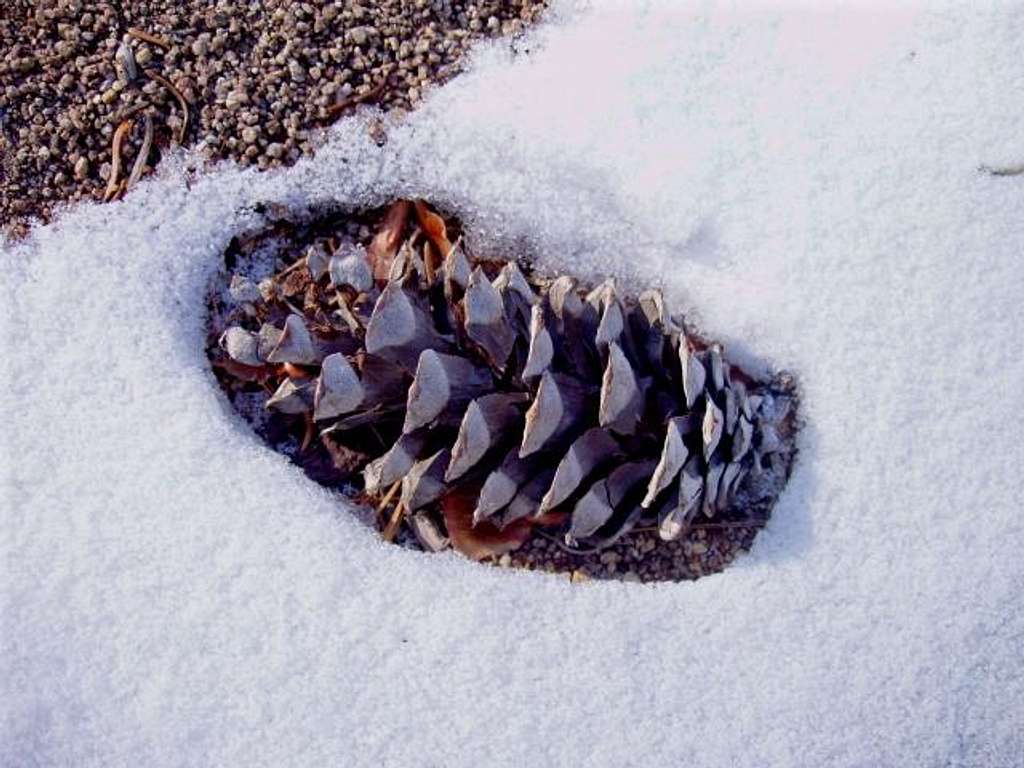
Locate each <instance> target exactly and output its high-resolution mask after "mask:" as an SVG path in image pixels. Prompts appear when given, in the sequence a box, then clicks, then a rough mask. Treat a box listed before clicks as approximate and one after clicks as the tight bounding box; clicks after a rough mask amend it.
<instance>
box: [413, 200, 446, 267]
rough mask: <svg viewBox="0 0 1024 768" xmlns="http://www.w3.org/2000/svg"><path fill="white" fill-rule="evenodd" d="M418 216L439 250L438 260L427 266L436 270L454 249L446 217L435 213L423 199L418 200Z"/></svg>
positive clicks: (422, 226)
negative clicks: (446, 224) (449, 237)
mask: <svg viewBox="0 0 1024 768" xmlns="http://www.w3.org/2000/svg"><path fill="white" fill-rule="evenodd" d="M416 218H417V219H419V222H420V227H421V228H422V229H423V231H424V233H426V235H427V237H428V238H430V242H431V243H433V244H434V247H435V248H436V249H437V250H438V254H437V262H436V263H434V264H429V265H427V268H428V269H430V270H432V271H434V270H437V269H440V268H441V262H442V261H444V258H445V257H446V256H447V255H448V252H449V251H451V249H452V244H451V242H449V240H448V230H447V228H446V227H445V225H444V219H442V218H441V217H440V216H438V215H437V214H436V213H434V212H433V211H432V210H430V208H428V207H427V204H426V203H425V202H423V201H422V200H417V201H416Z"/></svg>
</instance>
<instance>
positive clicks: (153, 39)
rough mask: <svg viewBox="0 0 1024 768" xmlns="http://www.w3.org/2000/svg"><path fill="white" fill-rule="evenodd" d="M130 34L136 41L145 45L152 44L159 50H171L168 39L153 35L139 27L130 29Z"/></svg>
mask: <svg viewBox="0 0 1024 768" xmlns="http://www.w3.org/2000/svg"><path fill="white" fill-rule="evenodd" d="M128 34H129V35H131V36H132V37H134V38H135V39H136V40H141V41H142V42H144V43H151V44H152V45H155V46H157V47H159V48H163V49H164V50H165V51H169V50H170V49H171V42H170V41H169V40H167V39H166V38H163V37H159V36H158V35H153V34H150V33H149V32H147V31H146V30H144V29H139V28H138V27H128Z"/></svg>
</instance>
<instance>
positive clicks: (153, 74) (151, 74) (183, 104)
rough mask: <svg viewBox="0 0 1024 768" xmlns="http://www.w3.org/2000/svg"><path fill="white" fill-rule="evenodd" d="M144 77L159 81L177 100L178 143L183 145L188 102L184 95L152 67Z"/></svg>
mask: <svg viewBox="0 0 1024 768" xmlns="http://www.w3.org/2000/svg"><path fill="white" fill-rule="evenodd" d="M146 77H148V78H149V79H150V80H154V81H155V82H158V83H160V85H162V86H163V87H164V88H166V89H167V90H169V91H170V92H171V94H172V95H173V96H174V98H175V99H177V100H178V105H179V106H180V107H181V114H182V118H181V127H180V128H179V129H178V143H179V144H182V145H184V143H185V134H186V133H188V102H187V101H185V97H184V96H182V95H181V91H179V90H178V89H177V88H175V87H174V83H172V82H171V81H170V80H168V79H167V78H166V77H164V76H163V75H161V74H160V73H159V72H157V71H156V70H154V69H147V70H146Z"/></svg>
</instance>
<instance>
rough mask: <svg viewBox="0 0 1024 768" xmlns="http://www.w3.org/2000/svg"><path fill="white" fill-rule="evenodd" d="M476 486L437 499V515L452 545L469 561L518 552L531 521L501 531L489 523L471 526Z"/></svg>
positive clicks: (526, 535)
mask: <svg viewBox="0 0 1024 768" xmlns="http://www.w3.org/2000/svg"><path fill="white" fill-rule="evenodd" d="M479 495H480V489H479V487H459V488H456V489H454V490H453V491H451V492H450V493H448V495H446V496H445V497H444V498H443V499H441V512H442V513H443V514H444V524H445V527H446V528H447V529H448V536H449V537H450V538H451V540H452V546H453V547H455V549H456V550H458V551H459V552H460V553H462V554H463V555H465V556H466V557H468V558H470V559H471V560H483V559H484V558H485V557H496V556H498V555H503V554H505V553H506V552H511V551H513V550H515V549H519V547H521V546H522V545H523V544H524V543H525V542H526V540H527V539H529V538H530V532H531V530H532V529H533V525H534V523H533V521H531V520H526V519H521V520H516V521H515V522H513V523H511V524H510V525H509V526H508V527H506V528H504V529H501V528H498V527H497V526H496V525H494V524H493V523H488V522H483V523H478V524H477V525H475V526H474V525H473V508H474V507H475V506H476V500H477V496H479Z"/></svg>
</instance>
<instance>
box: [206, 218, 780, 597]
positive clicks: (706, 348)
mask: <svg viewBox="0 0 1024 768" xmlns="http://www.w3.org/2000/svg"><path fill="white" fill-rule="evenodd" d="M289 216H292V218H289ZM268 218H270V219H271V223H270V224H269V225H268V226H267V227H266V228H264V229H262V230H260V231H257V232H253V233H248V234H246V235H242V236H239V237H236V238H234V239H233V240H232V242H231V244H230V246H229V248H228V250H227V251H226V252H225V269H224V270H223V271H222V272H221V273H220V275H219V277H218V280H219V282H218V284H217V285H216V286H215V287H214V288H213V289H212V290H211V293H210V301H209V306H210V325H209V328H210V337H209V344H208V355H209V358H210V361H211V363H212V365H213V368H214V371H215V373H216V375H217V378H218V380H219V382H220V384H221V386H222V387H223V389H224V390H225V392H226V393H227V395H228V397H229V399H230V400H231V402H232V403H233V404H234V405H235V407H236V408H237V410H239V412H241V413H242V414H243V416H245V417H246V418H247V419H248V420H249V421H250V422H251V423H252V424H253V426H254V427H255V428H256V430H257V431H258V432H259V433H260V434H261V435H262V436H263V437H264V439H266V440H267V442H268V443H270V445H271V446H273V447H274V448H275V450H278V451H280V452H282V453H284V454H286V455H288V456H289V457H291V459H292V460H293V461H294V462H296V463H297V464H299V465H300V466H301V467H302V468H303V469H304V470H305V471H306V472H307V474H308V475H309V476H310V477H312V478H313V479H315V480H316V481H318V482H320V483H322V484H324V485H326V486H329V487H332V488H336V489H339V490H343V491H344V492H346V493H347V494H348V495H350V496H352V497H355V498H358V499H360V500H362V501H365V502H367V503H371V504H374V505H375V506H377V507H378V524H379V525H380V527H381V528H382V529H383V531H384V535H385V538H389V539H393V538H395V537H396V536H397V538H398V540H399V542H400V543H405V544H408V545H411V546H418V547H420V548H423V549H427V550H432V551H439V550H443V549H446V548H448V547H450V546H452V547H454V548H455V549H457V550H459V551H460V552H462V553H463V554H466V555H468V556H470V557H472V558H474V559H485V558H497V557H498V556H499V555H502V554H503V553H508V552H511V551H512V550H514V549H516V548H517V547H519V546H521V545H523V544H524V543H527V542H529V543H528V546H527V547H526V548H525V549H524V551H536V550H538V549H539V550H544V548H545V542H546V543H547V547H548V548H549V549H554V547H555V546H556V545H557V546H558V547H559V548H560V550H561V554H562V557H561V558H560V559H559V558H555V561H556V562H555V563H554V567H555V568H559V569H561V568H564V569H567V570H574V569H576V568H578V567H579V566H580V564H581V563H583V562H585V558H587V557H596V556H597V555H596V554H594V553H598V552H599V551H600V550H604V549H606V548H609V547H619V548H621V547H622V546H623V544H624V543H626V542H628V540H629V538H630V536H631V535H632V536H637V535H639V533H640V532H651V533H655V534H656V536H657V539H658V540H660V542H667V543H673V542H677V540H680V539H681V537H686V536H689V535H692V533H693V532H694V531H696V530H698V529H715V530H717V531H719V532H721V531H726V530H728V529H729V528H730V527H738V528H740V529H745V530H746V532H747V533H749V534H750V535H747V536H740V537H738V538H737V537H736V536H735V535H731V534H733V533H734V532H730V535H729V537H728V541H730V542H733V543H735V542H736V541H740V543H739V544H738V546H732V547H731V548H732V549H733V550H735V549H738V548H741V547H746V546H749V541H750V539H752V536H753V531H754V530H756V529H757V528H759V527H762V526H763V525H764V522H765V521H766V519H767V516H768V514H769V512H770V510H771V508H772V506H773V505H774V503H775V501H776V499H777V498H778V495H779V494H780V493H781V491H782V489H783V487H784V486H785V484H786V481H787V479H788V477H789V475H790V472H791V470H792V466H793V461H794V459H795V455H796V448H795V436H796V431H797V418H796V405H797V398H796V388H795V385H794V382H793V380H792V377H790V376H789V375H787V374H777V375H775V376H773V377H772V378H771V380H767V381H766V380H760V379H757V378H755V377H754V376H752V375H750V374H749V373H747V372H746V371H744V370H742V369H741V368H739V367H738V366H736V365H735V364H731V363H730V362H729V361H728V360H727V359H726V356H725V354H724V352H723V349H722V346H721V345H720V344H717V343H714V342H709V341H706V340H705V339H703V338H702V337H700V336H698V335H697V334H696V333H694V332H693V331H692V329H690V328H688V327H686V325H685V324H684V321H683V319H682V318H681V317H680V316H679V315H674V314H671V313H670V311H669V309H668V307H667V306H666V303H665V300H664V298H663V297H662V294H661V293H660V291H657V290H645V291H643V292H641V293H640V294H639V295H638V296H636V297H632V296H625V295H622V294H620V292H619V291H618V290H617V288H616V284H615V282H614V281H611V280H609V281H606V282H604V283H601V284H600V285H598V286H597V287H595V288H592V289H588V288H585V287H583V286H582V285H581V284H580V282H579V281H577V280H576V279H575V278H572V277H569V276H564V275H562V276H557V277H549V276H545V275H542V274H539V273H537V272H534V271H533V270H531V269H530V268H529V266H528V265H527V264H524V263H517V262H516V261H506V260H502V259H488V258H478V257H476V256H474V255H473V254H472V253H471V252H470V251H469V249H468V247H467V246H466V244H465V242H464V241H463V238H462V232H461V227H460V224H459V222H458V221H457V220H456V219H455V218H454V217H451V216H447V215H445V216H442V215H441V214H439V213H438V212H436V211H435V210H434V209H432V208H431V207H429V206H428V205H427V204H425V203H423V202H422V201H417V202H411V201H404V200H403V201H398V202H396V203H394V204H393V205H391V206H390V207H388V208H385V209H376V210H371V211H364V212H356V213H352V212H340V213H339V212H329V213H321V214H319V215H313V216H312V217H310V215H309V214H305V215H302V216H300V215H298V214H295V215H292V214H289V212H287V211H283V210H281V209H275V210H274V211H272V212H270V213H269V215H268ZM275 219H276V220H275ZM703 533H704V531H703V530H702V531H701V534H703ZM724 535H725V534H720V536H724ZM699 538H701V539H704V536H703V535H701V536H700V537H699ZM723 541H725V539H723ZM662 546H667V545H665V544H663V545H662ZM730 546H731V545H730ZM730 546H723V547H722V550H723V553H719V554H720V555H721V557H720V558H719V559H722V560H727V559H730V558H731V556H732V555H734V554H735V551H729V550H730ZM643 549H644V552H643V553H642V554H644V555H647V554H651V556H652V557H654V556H657V555H658V554H659V553H658V552H657V550H658V547H656V546H654V545H653V544H648V545H646V546H645V547H644V548H643ZM634 552H636V550H635V549H634ZM509 559H510V558H509V557H507V556H506V557H505V558H503V560H504V561H505V562H506V563H507V562H508V561H509ZM610 559H611V560H612V561H614V559H615V558H614V557H612V558H610ZM634 559H636V558H634ZM608 561H609V559H608V558H603V559H602V560H601V562H602V563H605V564H607V562H608ZM591 562H594V561H593V560H591ZM724 564H725V563H724V562H722V563H719V564H718V566H717V567H720V566H722V565H724ZM717 567H716V566H715V565H714V564H713V565H712V568H717ZM593 570H594V569H593V568H591V569H590V571H593ZM613 570H614V568H613ZM662 570H663V569H662ZM651 575H652V574H650V573H647V574H646V576H651ZM689 575H693V574H692V573H691V574H689ZM659 576H665V577H667V578H680V577H686V576H687V574H686V573H676V574H668V575H667V576H666V575H665V574H654V577H659Z"/></svg>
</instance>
